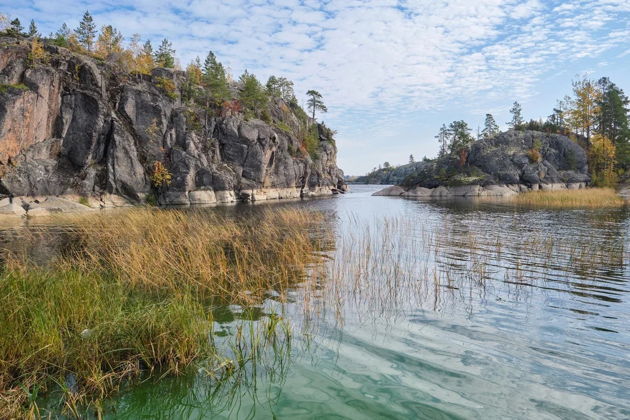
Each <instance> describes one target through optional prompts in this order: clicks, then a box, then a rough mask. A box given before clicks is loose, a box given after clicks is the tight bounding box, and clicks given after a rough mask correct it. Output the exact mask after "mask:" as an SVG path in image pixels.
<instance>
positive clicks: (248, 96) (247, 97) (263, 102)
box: [238, 70, 269, 117]
mask: <svg viewBox="0 0 630 420" xmlns="http://www.w3.org/2000/svg"><path fill="white" fill-rule="evenodd" d="M239 83H240V89H239V94H238V99H239V101H241V104H242V105H243V108H244V109H245V112H246V115H247V114H253V115H255V116H256V117H260V116H261V115H262V113H263V111H264V110H265V108H266V107H267V101H268V100H269V98H268V97H267V92H266V91H265V88H263V86H262V84H261V83H260V82H259V81H258V79H257V78H256V76H254V75H253V74H250V73H248V72H247V70H245V72H244V73H243V74H242V75H241V77H240V79H239Z"/></svg>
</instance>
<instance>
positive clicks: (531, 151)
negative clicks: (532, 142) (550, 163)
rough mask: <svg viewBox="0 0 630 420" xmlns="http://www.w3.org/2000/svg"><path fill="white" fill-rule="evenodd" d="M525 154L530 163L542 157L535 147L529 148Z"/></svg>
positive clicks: (538, 160) (536, 161)
mask: <svg viewBox="0 0 630 420" xmlns="http://www.w3.org/2000/svg"><path fill="white" fill-rule="evenodd" d="M527 156H528V157H529V162H530V163H538V162H540V160H541V159H542V155H541V154H540V152H539V151H538V150H536V149H529V151H528V152H527Z"/></svg>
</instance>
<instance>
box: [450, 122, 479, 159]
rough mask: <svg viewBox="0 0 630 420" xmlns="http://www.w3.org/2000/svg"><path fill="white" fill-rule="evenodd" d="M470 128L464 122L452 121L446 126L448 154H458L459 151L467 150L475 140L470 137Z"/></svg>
mask: <svg viewBox="0 0 630 420" xmlns="http://www.w3.org/2000/svg"><path fill="white" fill-rule="evenodd" d="M470 131H471V130H470V128H469V127H468V124H467V123H466V122H465V121H462V120H460V121H453V122H452V123H450V124H449V126H448V133H449V134H450V137H451V139H450V147H449V148H450V152H451V154H458V153H460V152H461V150H464V149H467V148H468V147H469V146H470V145H471V144H472V143H473V142H474V141H475V139H474V138H473V136H471V135H470Z"/></svg>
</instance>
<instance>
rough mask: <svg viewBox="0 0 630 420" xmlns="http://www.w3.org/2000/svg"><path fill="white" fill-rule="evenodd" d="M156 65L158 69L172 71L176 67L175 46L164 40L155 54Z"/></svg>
mask: <svg viewBox="0 0 630 420" xmlns="http://www.w3.org/2000/svg"><path fill="white" fill-rule="evenodd" d="M155 64H157V66H158V67H164V68H167V69H172V68H173V67H175V50H174V49H173V44H171V43H170V42H169V41H168V39H166V38H164V39H163V40H162V43H161V44H160V46H159V48H158V50H157V51H156V52H155Z"/></svg>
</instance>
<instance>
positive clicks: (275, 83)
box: [266, 76, 295, 103]
mask: <svg viewBox="0 0 630 420" xmlns="http://www.w3.org/2000/svg"><path fill="white" fill-rule="evenodd" d="M266 87H267V92H268V93H269V95H270V96H273V97H276V98H281V99H283V100H284V101H285V102H287V103H290V102H291V101H293V100H294V99H295V92H294V91H293V82H292V81H290V80H289V79H287V78H286V77H276V76H270V77H269V79H268V80H267V85H266Z"/></svg>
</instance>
